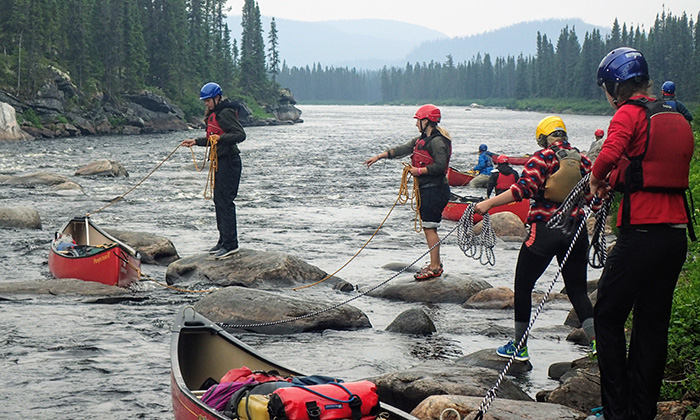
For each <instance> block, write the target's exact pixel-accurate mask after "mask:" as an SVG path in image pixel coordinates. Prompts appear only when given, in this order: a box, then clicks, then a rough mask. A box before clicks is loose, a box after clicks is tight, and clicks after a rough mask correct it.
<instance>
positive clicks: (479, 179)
mask: <svg viewBox="0 0 700 420" xmlns="http://www.w3.org/2000/svg"><path fill="white" fill-rule="evenodd" d="M488 149H489V147H488V146H487V145H485V144H480V145H479V161H478V162H477V164H476V166H474V167H473V168H472V170H473V171H476V172H477V175H476V176H475V177H474V179H472V181H471V182H470V184H471V185H472V187H475V188H485V187H486V185H487V184H488V183H489V177H490V176H491V171H493V153H491V152H489V151H488Z"/></svg>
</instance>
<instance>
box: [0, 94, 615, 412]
mask: <svg viewBox="0 0 700 420" xmlns="http://www.w3.org/2000/svg"><path fill="white" fill-rule="evenodd" d="M300 108H301V109H302V111H303V118H304V120H305V122H304V123H303V124H296V125H292V126H275V127H251V128H248V129H246V131H247V133H248V139H247V140H246V141H245V142H244V143H242V144H241V145H240V146H241V156H242V160H243V166H244V169H243V178H242V181H241V187H240V193H239V197H238V199H237V201H236V202H237V206H238V207H237V209H238V225H239V235H240V238H239V239H240V243H241V247H243V248H250V249H255V250H261V251H280V252H285V253H289V254H292V255H295V256H297V257H299V258H301V259H303V260H305V261H307V262H308V263H310V264H313V265H315V266H317V267H319V268H321V269H323V270H325V271H327V272H333V271H335V270H336V269H337V268H339V267H340V266H341V265H343V264H344V263H345V262H346V261H347V260H348V259H349V258H350V257H352V255H354V254H355V252H356V251H357V250H358V249H359V248H360V247H361V246H362V244H364V242H365V241H366V240H367V239H368V238H369V236H370V235H371V234H372V232H373V231H374V230H375V229H376V228H377V226H378V225H379V224H380V223H381V221H382V220H383V219H384V217H385V216H386V214H387V213H388V211H389V209H390V208H391V206H392V204H393V203H394V201H395V200H396V197H397V194H398V189H399V183H400V178H401V171H402V164H401V161H400V160H391V161H388V160H382V161H380V162H379V163H377V164H376V165H374V166H373V167H372V168H370V169H367V168H366V167H364V166H363V165H362V162H363V161H364V160H365V159H367V158H368V157H370V156H372V155H374V154H376V153H379V152H381V151H383V150H384V149H385V148H387V147H390V146H394V145H397V144H400V143H403V142H405V141H407V140H408V139H409V138H410V137H412V136H414V135H416V133H417V131H416V128H415V125H414V120H413V119H412V116H413V112H415V107H413V106H410V107H406V106H396V107H387V106H300ZM442 111H443V120H442V121H443V123H442V125H443V126H444V127H445V128H447V129H448V130H449V131H450V133H451V134H452V137H453V158H452V162H451V164H452V165H453V166H455V167H457V168H458V169H462V170H466V169H469V168H470V167H471V166H473V165H474V164H475V163H476V160H477V155H476V150H477V148H478V145H479V144H480V143H486V144H488V145H489V148H490V150H492V151H494V152H497V153H506V154H510V155H521V154H524V153H532V152H533V151H534V150H535V149H536V146H535V142H534V132H535V127H536V125H537V122H538V121H539V120H540V119H541V118H543V117H544V116H545V114H541V113H533V112H514V111H508V110H498V109H471V110H465V109H464V108H460V107H444V108H442ZM564 120H565V122H566V124H567V127H568V130H569V135H570V140H571V142H572V144H573V145H574V146H576V147H578V148H580V149H581V150H584V151H585V150H588V148H589V145H590V143H591V141H592V140H593V132H594V130H595V129H596V128H606V127H607V123H608V121H609V117H602V116H581V115H567V116H564ZM199 134H200V133H199V132H177V133H170V134H159V135H143V136H105V137H78V138H64V139H52V140H35V141H28V142H0V174H3V175H22V174H26V173H30V172H34V171H45V172H50V173H55V174H59V175H64V176H68V177H71V178H72V179H73V180H74V181H76V182H77V183H79V184H80V185H81V186H82V188H83V191H82V192H59V191H55V190H53V189H51V188H45V187H41V186H39V187H36V188H27V187H21V186H12V187H8V186H3V187H1V188H0V207H16V206H32V207H34V208H36V209H37V210H38V211H39V214H40V215H41V219H42V229H41V230H11V229H0V243H2V244H3V245H2V247H1V248H0V273H2V274H0V281H1V282H16V281H34V280H41V279H45V278H49V277H50V274H49V271H48V266H47V259H48V250H49V243H50V240H51V238H52V236H53V233H54V231H55V230H57V229H58V228H60V227H61V225H62V224H63V223H65V222H66V221H67V220H68V219H69V218H71V217H73V216H79V215H84V214H86V213H93V212H95V210H97V209H99V208H100V207H102V206H103V205H105V204H106V203H108V202H109V201H110V200H112V199H114V198H115V197H117V196H119V195H121V194H122V193H124V192H125V191H127V190H128V189H129V188H131V187H132V186H134V185H135V184H136V183H137V182H138V181H140V180H141V179H142V178H144V177H145V176H146V175H147V174H148V173H149V172H150V171H151V170H152V169H153V168H155V166H156V165H157V164H158V163H159V162H161V161H162V160H163V159H165V158H166V157H167V156H168V154H169V153H170V152H172V151H173V150H174V149H175V148H176V147H177V145H178V144H179V142H180V141H181V140H183V139H184V138H187V137H193V136H196V135H199ZM203 152H204V149H203V148H199V149H197V150H196V153H197V159H198V162H199V163H200V164H201V160H202V157H203ZM97 159H112V160H117V161H118V162H120V163H121V164H122V165H124V166H125V167H126V169H127V170H128V171H129V174H130V176H129V177H128V178H84V177H74V176H73V174H74V173H75V171H76V170H77V169H78V168H80V167H81V166H83V165H85V164H87V163H90V162H92V161H95V160H97ZM205 183H206V172H197V171H195V170H194V167H193V164H192V156H191V154H190V152H189V151H188V150H187V149H184V148H182V149H180V150H177V151H176V152H175V153H174V155H173V156H172V157H171V158H170V159H168V160H167V161H166V162H165V163H164V164H163V165H162V166H161V167H160V168H159V169H158V170H157V171H156V172H154V173H153V175H152V176H151V177H150V178H148V179H147V180H146V181H145V182H144V183H143V184H142V185H141V186H139V187H138V188H136V189H135V190H134V191H133V192H131V193H130V194H128V195H127V196H126V198H125V199H124V200H122V201H119V202H118V203H117V204H114V205H113V206H110V207H108V208H107V209H105V210H103V211H100V212H98V213H96V214H94V215H93V216H92V218H93V220H94V221H95V222H97V223H98V224H99V225H100V226H102V227H103V228H107V229H120V230H128V231H144V232H151V233H154V234H157V235H160V236H164V237H167V238H169V239H170V240H172V241H173V243H174V244H175V247H176V248H177V250H178V252H179V254H180V255H181V256H189V255H193V254H196V253H201V252H203V251H205V250H207V249H208V248H209V247H211V246H212V245H213V243H214V242H215V241H216V238H217V232H216V226H215V219H214V209H213V204H212V202H211V201H207V200H205V199H204V198H203V194H202V193H203V191H204V185H205ZM453 191H454V192H456V193H462V194H464V195H479V194H481V195H483V193H484V191H483V190H475V189H472V188H469V187H465V188H454V189H453ZM454 227H455V223H454V222H449V221H446V222H444V223H443V226H442V227H441V229H440V233H441V235H442V236H444V235H445V234H446V233H448V232H450V231H452V230H453V228H454ZM518 248H519V244H513V243H505V242H501V241H499V242H498V244H497V245H496V249H495V253H496V258H497V262H496V265H495V266H494V267H490V266H482V265H481V264H480V263H479V262H477V261H474V260H472V259H469V258H467V257H465V256H464V254H463V253H462V252H461V251H460V249H459V248H458V246H457V239H456V235H452V236H450V237H448V238H447V239H446V240H445V243H444V245H443V246H442V255H443V261H444V265H445V273H446V276H447V277H446V278H447V279H449V276H450V275H454V276H471V277H472V278H474V279H483V280H486V281H488V282H489V283H490V284H492V285H493V286H495V287H499V286H505V287H510V288H512V278H513V269H514V266H515V261H516V257H517V252H518ZM425 251H426V245H425V239H424V236H423V234H422V233H421V234H418V233H415V232H414V230H413V213H412V211H411V210H410V208H409V206H408V205H403V206H399V207H397V208H396V209H395V210H394V211H393V213H392V214H391V216H390V217H389V219H388V220H387V222H386V223H385V225H384V227H383V228H382V230H381V231H380V234H378V235H377V236H376V237H375V238H374V239H373V240H372V241H371V243H370V245H369V246H368V247H367V248H366V249H365V250H364V251H363V252H362V253H361V254H360V255H359V256H358V257H357V258H356V259H355V260H354V261H353V262H352V263H350V264H349V265H348V266H347V267H346V268H345V269H343V270H342V271H341V272H340V273H339V274H338V276H339V277H341V278H343V279H345V280H347V281H349V282H351V283H353V284H356V285H359V286H360V288H365V289H366V288H368V287H371V286H374V285H376V284H378V283H381V282H383V281H385V280H386V279H388V278H389V277H391V275H392V274H393V272H391V271H388V270H387V269H384V268H382V267H383V266H384V265H386V264H388V263H400V264H409V263H410V262H412V261H414V260H415V259H416V258H418V257H420V256H421V255H422V254H423V253H424V252H425ZM426 261H427V258H423V260H422V261H421V262H420V263H419V264H422V263H424V262H426ZM143 271H144V273H146V274H147V275H148V276H150V277H153V278H155V279H157V280H161V281H163V280H164V277H165V267H157V266H152V265H145V266H144V267H143ZM555 273H556V267H555V266H554V265H552V266H551V267H550V268H549V269H548V271H547V272H546V273H545V275H544V276H543V278H542V279H541V280H540V282H539V283H538V285H537V286H536V291H545V290H546V289H547V288H548V286H549V284H550V283H551V281H552V279H553V278H554V275H555ZM599 274H600V273H599V272H598V271H597V270H592V269H591V270H590V271H589V278H597V277H598V276H599ZM402 276H404V277H407V278H410V277H408V276H410V274H403V275H402ZM400 278H403V277H400ZM184 286H186V287H189V288H197V287H199V288H202V287H205V286H207V285H203V284H188V285H184ZM561 287H562V283H561V279H560V280H559V284H558V285H557V286H555V289H554V290H555V291H558V290H559V289H560V288H561ZM287 293H289V292H287ZM294 293H296V294H295V296H297V297H302V298H305V299H312V300H324V301H329V302H333V303H335V302H340V301H344V300H346V299H348V298H349V297H351V296H352V295H348V294H343V293H339V292H335V291H330V290H329V288H327V287H323V286H316V287H313V288H309V289H304V290H301V291H298V292H294ZM131 297H132V298H133V299H131V300H128V301H121V302H117V303H112V304H106V303H95V300H94V299H93V298H85V297H81V296H52V295H31V296H4V297H0V314H1V315H0V342H1V347H0V356H1V357H0V364H1V366H0V407H2V411H1V414H0V417H1V418H13V417H18V416H22V417H26V415H27V414H29V415H30V416H31V417H33V418H37V419H69V418H88V417H98V416H100V417H102V416H108V417H110V418H116V419H127V418H142V419H162V418H172V409H171V399H170V391H169V386H170V378H169V371H170V365H169V339H170V325H171V322H172V319H173V316H174V314H175V313H176V311H177V310H178V309H179V308H180V307H182V306H183V305H187V304H192V303H194V302H196V300H197V299H199V297H200V296H199V295H193V294H185V293H179V292H175V291H172V290H170V289H166V288H163V287H161V286H158V285H156V284H155V283H153V282H142V283H139V284H138V285H137V286H136V287H135V288H134V290H133V293H132V296H131ZM352 304H353V305H355V306H357V307H359V308H360V309H362V310H363V311H364V312H365V313H366V314H367V315H368V317H369V319H370V321H371V322H372V325H373V328H371V329H366V330H361V331H330V330H329V331H325V332H323V333H308V334H296V335H288V336H284V335H283V336H266V335H256V334H244V335H241V338H242V339H243V341H245V342H247V343H249V344H251V345H253V346H255V347H256V348H258V349H259V350H260V351H261V352H263V353H264V354H266V355H268V356H270V357H271V358H273V359H275V360H277V361H278V362H280V363H282V364H283V365H287V366H289V367H291V368H294V369H296V370H300V371H303V372H308V373H318V374H327V375H333V376H338V377H343V378H346V379H350V380H353V379H360V378H364V377H369V376H372V375H378V374H382V373H386V372H392V371H396V370H401V369H406V368H410V367H413V366H418V365H424V364H432V365H435V366H438V365H440V364H444V363H445V362H446V361H448V360H451V359H455V358H458V357H460V356H463V355H466V354H469V353H472V352H475V351H478V350H481V349H484V348H495V347H497V346H498V345H502V344H503V343H504V342H505V341H506V340H507V339H508V338H509V337H508V335H507V334H504V333H501V334H498V333H496V334H493V333H490V332H492V331H503V330H505V331H510V330H511V329H512V310H467V309H463V308H462V307H461V306H460V305H456V304H436V305H422V304H417V303H403V302H392V301H385V300H382V299H377V298H370V297H363V298H360V299H357V300H355V301H353V302H352ZM414 307H421V308H423V309H425V310H426V312H427V313H429V314H430V316H431V318H432V319H433V321H434V322H435V324H436V327H437V330H438V332H437V333H436V334H434V335H433V336H431V337H416V336H403V335H397V334H393V333H387V332H385V331H384V329H385V328H386V327H387V326H388V325H389V324H390V323H391V321H393V319H394V318H395V317H396V316H397V315H399V314H400V313H401V312H403V311H404V310H407V309H409V308H414ZM569 310H570V305H569V304H568V303H562V302H552V303H551V304H550V303H548V304H547V306H545V310H544V311H543V312H542V314H541V316H540V318H539V319H538V321H537V323H536V324H535V327H534V329H533V331H532V336H531V339H530V341H529V343H528V344H529V350H530V354H531V357H532V363H533V365H534V369H533V371H531V372H530V373H529V374H527V375H525V376H524V377H522V378H519V380H520V382H521V385H522V386H523V387H524V389H525V390H526V391H527V392H528V393H530V394H531V395H534V394H535V393H536V392H538V391H539V390H542V389H552V388H554V387H555V386H556V385H557V383H556V382H554V381H552V380H550V379H548V378H547V369H548V367H549V365H550V364H551V363H553V362H558V361H570V360H573V359H575V358H578V357H581V356H583V355H584V354H585V351H586V349H584V348H582V347H580V346H577V345H575V344H572V343H569V342H566V341H565V340H564V338H565V337H566V334H567V333H568V331H569V328H568V327H564V326H563V322H564V320H565V318H566V316H567V313H568V312H569Z"/></svg>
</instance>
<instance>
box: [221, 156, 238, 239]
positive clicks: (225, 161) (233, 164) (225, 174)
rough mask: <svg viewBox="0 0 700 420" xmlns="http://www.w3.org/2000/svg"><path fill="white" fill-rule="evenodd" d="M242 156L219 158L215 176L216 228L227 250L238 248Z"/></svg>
mask: <svg viewBox="0 0 700 420" xmlns="http://www.w3.org/2000/svg"><path fill="white" fill-rule="evenodd" d="M241 171H242V165H241V156H240V155H239V154H238V153H236V154H233V155H226V156H223V157H220V158H219V161H218V167H217V169H216V175H215V178H214V208H215V209H216V228H217V229H218V230H219V241H218V245H220V246H221V247H223V248H224V249H226V250H229V251H230V250H232V249H235V248H238V229H237V227H236V203H234V200H235V199H236V196H237V195H238V185H239V184H240V183H241Z"/></svg>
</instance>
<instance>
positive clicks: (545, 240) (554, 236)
mask: <svg viewBox="0 0 700 420" xmlns="http://www.w3.org/2000/svg"><path fill="white" fill-rule="evenodd" d="M574 233H575V232H572V233H570V234H568V235H567V234H564V233H563V232H562V231H561V229H552V228H548V227H547V222H535V223H533V224H532V225H530V232H529V233H528V235H527V239H526V240H525V246H526V247H527V249H529V250H530V251H531V252H533V253H535V254H537V255H539V256H543V257H544V256H548V257H551V256H554V255H557V254H559V253H561V252H563V251H566V250H567V249H569V246H570V245H571V240H572V239H573V238H574ZM576 242H577V244H580V245H581V246H585V247H586V248H588V232H587V231H586V230H585V228H584V230H583V232H582V233H581V235H579V237H578V240H577V241H576ZM581 242H584V243H583V244H581Z"/></svg>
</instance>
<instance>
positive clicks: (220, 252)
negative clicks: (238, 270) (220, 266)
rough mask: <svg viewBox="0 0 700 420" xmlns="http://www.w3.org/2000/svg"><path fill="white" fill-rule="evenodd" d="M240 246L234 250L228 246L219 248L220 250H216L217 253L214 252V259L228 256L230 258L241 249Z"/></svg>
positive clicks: (223, 258) (222, 258)
mask: <svg viewBox="0 0 700 420" xmlns="http://www.w3.org/2000/svg"><path fill="white" fill-rule="evenodd" d="M239 249H240V248H238V247H235V248H234V249H232V250H230V251H229V250H227V249H226V248H219V250H218V251H216V254H214V259H215V260H225V259H226V258H230V257H231V256H232V255H233V254H235V253H236V252H238V251H239Z"/></svg>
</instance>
